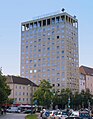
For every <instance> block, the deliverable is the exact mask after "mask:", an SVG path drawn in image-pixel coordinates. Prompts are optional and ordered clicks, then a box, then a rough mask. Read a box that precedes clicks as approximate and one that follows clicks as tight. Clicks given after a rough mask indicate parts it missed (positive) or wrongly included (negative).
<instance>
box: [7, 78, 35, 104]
mask: <svg viewBox="0 0 93 119" xmlns="http://www.w3.org/2000/svg"><path fill="white" fill-rule="evenodd" d="M7 84H8V85H9V87H10V89H11V94H10V95H9V98H11V99H14V102H13V104H32V98H33V94H34V92H35V91H36V89H37V86H36V85H35V84H34V83H33V82H31V81H30V80H28V79H26V78H22V77H16V76H7Z"/></svg>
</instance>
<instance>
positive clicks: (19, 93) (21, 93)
mask: <svg viewBox="0 0 93 119" xmlns="http://www.w3.org/2000/svg"><path fill="white" fill-rule="evenodd" d="M16 95H26V96H28V95H30V96H32V93H28V92H16Z"/></svg>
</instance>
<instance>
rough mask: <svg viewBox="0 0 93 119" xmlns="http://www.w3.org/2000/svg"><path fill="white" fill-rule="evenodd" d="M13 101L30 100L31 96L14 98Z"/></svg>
mask: <svg viewBox="0 0 93 119" xmlns="http://www.w3.org/2000/svg"><path fill="white" fill-rule="evenodd" d="M15 101H31V98H15Z"/></svg>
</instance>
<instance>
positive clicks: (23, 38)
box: [22, 34, 64, 42]
mask: <svg viewBox="0 0 93 119" xmlns="http://www.w3.org/2000/svg"><path fill="white" fill-rule="evenodd" d="M44 36H45V34H44ZM30 38H31V39H32V38H35V39H36V38H38V37H37V36H36V35H35V36H34V35H33V36H30V37H26V38H25V37H22V40H25V39H30ZM56 38H57V39H59V38H64V35H62V36H60V37H59V36H56ZM56 38H55V39H56ZM46 40H47V39H45V38H44V39H43V41H46ZM48 40H50V38H48ZM52 40H54V38H52ZM40 41H41V39H38V42H40ZM34 42H35V41H34Z"/></svg>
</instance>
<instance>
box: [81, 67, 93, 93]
mask: <svg viewBox="0 0 93 119" xmlns="http://www.w3.org/2000/svg"><path fill="white" fill-rule="evenodd" d="M79 72H80V76H81V78H80V83H79V92H81V90H82V89H83V90H84V91H86V89H89V90H90V93H91V94H92V95H93V68H90V67H86V66H81V67H80V68H79ZM81 82H82V83H81Z"/></svg>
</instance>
